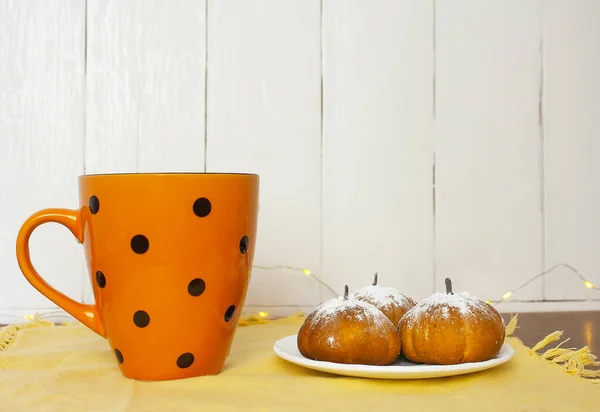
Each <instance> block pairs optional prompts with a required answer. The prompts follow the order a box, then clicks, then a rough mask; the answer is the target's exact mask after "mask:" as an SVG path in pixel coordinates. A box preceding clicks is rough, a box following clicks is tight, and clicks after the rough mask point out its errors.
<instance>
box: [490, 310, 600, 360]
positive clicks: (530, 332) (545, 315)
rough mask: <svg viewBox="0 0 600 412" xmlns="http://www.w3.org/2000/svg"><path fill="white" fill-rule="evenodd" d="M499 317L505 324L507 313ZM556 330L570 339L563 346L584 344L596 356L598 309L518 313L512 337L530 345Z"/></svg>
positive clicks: (599, 342) (598, 350)
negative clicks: (502, 318) (515, 328)
mask: <svg viewBox="0 0 600 412" xmlns="http://www.w3.org/2000/svg"><path fill="white" fill-rule="evenodd" d="M502 316H503V317H504V318H505V319H506V322H507V324H508V321H509V320H510V314H504V313H503V314H502ZM556 330H562V331H563V332H564V333H563V336H562V339H561V340H564V339H566V338H570V339H569V341H568V342H567V343H566V344H565V347H567V348H577V349H579V348H582V347H584V346H588V347H589V348H590V350H591V352H592V353H593V354H594V355H596V356H598V357H599V358H600V311H590V312H542V313H520V314H519V322H518V324H517V330H516V331H515V333H514V336H516V337H518V338H519V339H521V340H522V341H523V343H524V344H525V345H526V346H528V347H533V346H534V345H535V344H536V343H538V342H539V341H540V340H542V339H544V338H545V337H546V336H547V335H548V334H550V333H552V332H554V331H556ZM557 343H558V342H557Z"/></svg>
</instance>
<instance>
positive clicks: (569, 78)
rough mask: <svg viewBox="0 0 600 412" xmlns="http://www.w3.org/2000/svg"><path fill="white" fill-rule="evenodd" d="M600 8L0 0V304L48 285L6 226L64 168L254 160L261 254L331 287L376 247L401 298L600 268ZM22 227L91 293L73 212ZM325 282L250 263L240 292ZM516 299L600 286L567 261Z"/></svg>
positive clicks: (35, 248)
mask: <svg viewBox="0 0 600 412" xmlns="http://www.w3.org/2000/svg"><path fill="white" fill-rule="evenodd" d="M599 19H600V2H598V1H596V0H573V1H571V2H568V3H567V2H564V1H560V0H531V1H526V2H522V1H518V0H508V1H507V0H455V1H444V0H437V1H427V2H425V1H419V0H373V1H370V2H364V1H359V0H219V1H215V0H205V1H198V0H177V1H173V0H102V1H101V0H87V1H86V0H20V1H12V0H0V190H2V193H1V194H2V196H0V267H1V268H2V275H1V276H0V323H2V322H3V321H4V322H6V321H14V320H17V321H18V318H17V317H16V316H21V315H22V314H23V313H30V312H32V311H34V310H40V309H45V308H51V307H53V306H52V304H51V303H50V302H49V301H48V300H46V299H45V298H43V297H42V296H41V295H39V294H38V293H37V292H36V291H35V290H34V289H33V288H32V287H31V286H30V285H29V284H28V283H27V282H26V281H25V279H24V278H23V276H22V275H21V274H20V272H19V269H18V267H17V264H16V259H15V256H14V241H15V238H16V233H17V231H18V228H19V227H20V225H21V223H22V222H23V221H24V219H25V218H26V217H27V216H28V215H30V214H31V213H33V212H35V211H36V210H39V209H41V208H44V207H71V208H75V207H76V206H77V184H76V177H77V175H79V174H81V173H103V172H135V171H140V172H149V171H204V170H207V171H229V172H256V173H259V174H260V175H261V208H260V218H259V239H258V245H257V251H256V258H255V263H256V264H257V265H261V266H278V265H291V266H295V267H305V268H308V269H310V270H312V271H313V272H315V273H316V274H317V275H319V276H320V277H322V278H323V280H325V281H326V282H327V283H329V284H330V285H331V286H332V287H333V288H335V289H336V290H338V291H341V290H342V289H343V285H344V284H348V285H349V286H350V287H351V288H352V289H356V288H358V287H360V286H362V285H365V284H367V283H369V282H370V281H371V276H372V274H373V272H374V271H376V270H377V271H379V273H380V279H381V282H382V283H385V284H390V285H394V286H397V287H399V288H401V289H402V290H403V291H405V292H406V293H408V294H410V295H412V296H414V297H415V298H417V299H420V298H423V297H425V296H427V295H428V294H429V293H431V292H432V291H433V290H434V289H437V290H441V289H442V288H443V279H444V277H446V276H451V277H452V278H453V280H454V283H455V285H456V288H457V289H460V290H469V291H470V292H472V293H474V294H477V295H479V296H481V297H483V298H486V299H497V298H498V297H500V296H502V294H504V293H505V292H506V291H508V290H511V289H514V288H515V287H517V286H519V285H520V284H521V283H523V282H524V281H526V280H527V279H528V278H530V277H531V276H533V275H535V274H536V273H538V272H540V271H542V270H544V269H547V268H549V267H552V266H553V265H555V264H557V263H560V262H564V263H568V264H571V265H573V266H574V267H575V268H577V269H579V270H580V271H581V272H582V273H583V274H584V275H585V276H586V277H588V278H589V279H590V280H591V281H592V282H594V283H595V284H600V275H599V273H600V270H599V269H600V258H598V255H597V254H596V251H597V249H598V248H599V247H600V242H599V241H598V235H597V234H598V233H600V212H599V211H600V189H598V185H597V184H595V180H594V178H595V177H596V176H597V175H598V174H599V173H600V170H599V168H600V166H598V164H599V163H598V162H597V159H596V158H597V157H598V154H599V153H600V143H599V142H598V138H597V135H598V134H599V133H600V104H599V103H598V100H599V99H600V80H599V78H598V76H597V73H598V72H600V29H599V26H598V24H596V23H597V21H598V20H599ZM32 243H33V245H32V256H33V260H34V263H35V265H36V267H37V268H38V269H39V272H40V273H41V274H42V275H43V276H45V277H46V278H47V279H48V280H49V281H50V283H52V284H53V285H55V286H56V287H57V288H59V289H61V290H62V291H64V292H65V293H67V294H68V295H69V296H72V297H73V298H75V299H78V300H84V301H92V299H93V296H92V294H91V286H90V284H89V281H88V279H87V274H86V273H85V264H84V260H83V251H82V250H81V247H80V246H79V245H77V243H76V241H75V240H74V239H72V236H71V235H70V234H69V232H68V231H67V230H65V229H64V228H61V227H56V226H55V225H46V226H43V227H41V228H40V229H38V230H37V231H36V233H35V234H34V236H33V238H32ZM330 296H331V295H330V293H329V292H328V291H327V289H326V288H323V287H320V285H319V284H318V283H317V282H315V281H314V280H313V279H311V278H310V277H306V276H303V275H302V274H301V273H300V272H298V271H293V270H288V269H276V270H266V269H260V268H257V269H255V270H254V272H253V281H252V285H251V289H250V291H249V295H248V299H247V307H248V308H250V309H258V308H266V309H267V310H269V311H270V312H271V313H273V312H276V313H288V312H290V311H294V310H296V309H304V310H306V309H310V308H311V307H312V306H314V305H315V304H317V303H319V302H320V301H321V300H322V299H325V298H329V297H330ZM512 300H513V301H524V302H525V301H528V302H533V303H523V304H522V305H518V304H512V306H510V304H507V303H505V304H503V305H505V306H504V307H505V308H507V309H511V308H512V309H514V308H517V309H518V310H539V308H542V309H543V308H546V309H547V308H550V307H552V308H556V309H562V310H566V309H578V308H594V307H595V308H599V307H600V293H598V292H597V291H593V290H588V289H585V288H584V287H583V284H582V282H581V280H579V279H578V278H577V277H576V276H574V275H573V274H572V273H571V272H570V271H569V270H568V269H565V268H560V269H558V270H556V271H555V272H552V273H551V274H549V275H548V276H547V277H546V278H545V279H539V280H537V281H535V282H532V283H531V284H530V285H529V286H527V287H526V288H525V289H523V290H521V291H519V292H518V293H516V294H515V296H513V298H512ZM543 300H545V301H558V302H559V303H556V304H554V306H549V305H551V304H549V303H543V304H540V303H535V302H540V301H543ZM580 301H583V303H582V302H580ZM560 302H566V303H560ZM536 308H537V309H536Z"/></svg>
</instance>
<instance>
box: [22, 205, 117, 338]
mask: <svg viewBox="0 0 600 412" xmlns="http://www.w3.org/2000/svg"><path fill="white" fill-rule="evenodd" d="M49 222H52V223H59V224H61V225H63V226H65V227H66V228H67V229H69V230H70V231H71V233H73V236H75V238H76V239H77V241H78V242H79V243H80V244H81V243H83V227H82V225H81V223H80V212H79V210H72V209H43V210H40V211H39V212H37V213H34V214H33V215H31V216H30V217H29V218H27V220H26V221H25V223H23V225H22V226H21V229H20V230H19V234H18V236H17V261H18V263H19V267H20V268H21V272H23V275H24V276H25V278H26V279H27V281H28V282H29V283H31V285H32V286H33V287H34V288H36V289H37V290H38V291H39V292H40V293H41V294H42V295H44V296H46V297H47V298H48V299H50V300H51V301H52V302H54V303H55V304H57V305H58V306H60V307H61V308H62V309H64V310H65V311H66V312H67V313H69V314H70V315H71V316H73V317H74V318H75V319H77V320H78V321H79V322H81V323H82V324H84V325H85V326H87V327H88V328H90V329H91V330H93V331H94V332H96V333H97V334H98V335H100V336H102V337H103V338H105V337H106V331H105V329H104V325H103V324H102V322H101V321H100V318H99V316H98V310H97V308H96V305H86V304H83V303H79V302H76V301H74V300H73V299H71V298H69V297H68V296H66V295H65V294H63V293H61V292H59V291H58V290H56V289H54V288H53V287H52V286H50V285H49V284H48V283H47V282H46V281H45V280H44V279H42V277H41V276H40V275H39V274H38V273H37V271H36V270H35V268H34V267H33V264H32V263H31V258H30V256H29V238H30V237H31V234H32V233H33V231H34V230H35V229H36V228H37V227H38V226H40V225H42V224H44V223H49Z"/></svg>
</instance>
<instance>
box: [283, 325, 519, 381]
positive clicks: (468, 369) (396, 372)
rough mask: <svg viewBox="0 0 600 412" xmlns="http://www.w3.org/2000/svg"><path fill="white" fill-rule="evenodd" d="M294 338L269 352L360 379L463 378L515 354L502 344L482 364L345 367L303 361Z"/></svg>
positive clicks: (401, 361) (401, 362)
mask: <svg viewBox="0 0 600 412" xmlns="http://www.w3.org/2000/svg"><path fill="white" fill-rule="evenodd" d="M297 336H298V335H290V336H287V337H285V338H283V339H280V340H278V341H277V342H275V345H274V346H273V350H274V351H275V353H276V354H277V356H279V357H280V358H281V359H284V360H286V361H288V362H291V363H293V364H296V365H299V366H303V367H305V368H308V369H314V370H317V371H321V372H327V373H333V374H336V375H344V376H355V377H360V378H375V379H425V378H441V377H446V376H455V375H464V374H467V373H472V372H479V371H482V370H485V369H490V368H493V367H495V366H498V365H502V364H503V363H505V362H508V361H509V360H510V359H511V358H512V357H513V355H514V354H515V351H514V349H513V348H512V347H511V346H510V345H509V344H507V343H504V345H502V348H500V352H499V353H498V355H497V356H496V357H495V358H493V359H490V360H487V361H484V362H473V363H461V364H459V365H423V364H418V363H413V362H410V361H407V360H406V359H404V358H403V357H402V356H401V357H399V358H398V360H397V361H396V362H394V363H393V364H391V365H387V366H373V365H347V364H343V363H333V362H321V361H315V360H312V359H308V358H305V357H304V356H302V354H301V353H300V351H299V350H298V343H297Z"/></svg>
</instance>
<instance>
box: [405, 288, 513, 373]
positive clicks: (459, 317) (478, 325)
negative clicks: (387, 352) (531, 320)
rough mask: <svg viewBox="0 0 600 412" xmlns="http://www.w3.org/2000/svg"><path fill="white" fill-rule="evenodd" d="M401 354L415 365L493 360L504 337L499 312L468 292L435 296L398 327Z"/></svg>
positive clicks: (449, 291)
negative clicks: (415, 363)
mask: <svg viewBox="0 0 600 412" xmlns="http://www.w3.org/2000/svg"><path fill="white" fill-rule="evenodd" d="M398 328H399V331H400V336H401V339H402V353H403V354H404V356H405V357H406V358H407V359H409V360H411V361H413V362H417V363H425V364H438V365H451V364H459V363H468V362H480V361H485V360H489V359H492V358H494V357H495V356H496V355H497V354H498V352H499V351H500V348H501V347H502V344H503V343H504V338H505V325H504V320H503V319H502V316H500V313H498V311H497V310H496V309H495V308H494V307H493V306H492V305H490V304H489V303H487V302H485V301H483V300H481V299H478V298H476V297H472V296H470V295H469V294H468V293H453V292H452V282H451V281H450V279H446V293H434V294H433V295H431V296H430V297H428V298H426V299H424V300H423V301H421V302H419V303H418V304H417V305H416V306H414V307H413V308H411V309H410V310H409V311H408V312H406V314H405V315H404V316H403V317H402V319H401V320H400V323H399V325H398Z"/></svg>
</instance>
